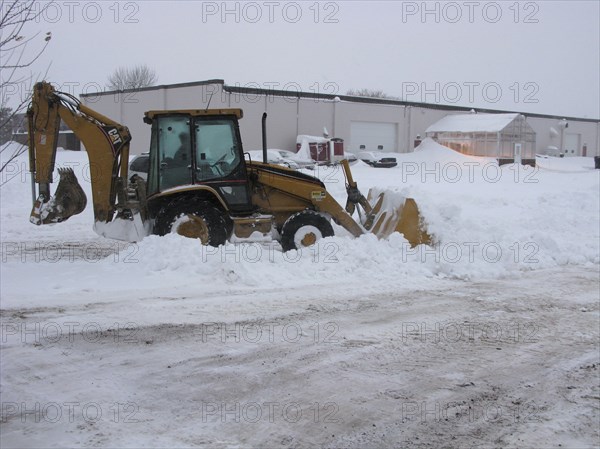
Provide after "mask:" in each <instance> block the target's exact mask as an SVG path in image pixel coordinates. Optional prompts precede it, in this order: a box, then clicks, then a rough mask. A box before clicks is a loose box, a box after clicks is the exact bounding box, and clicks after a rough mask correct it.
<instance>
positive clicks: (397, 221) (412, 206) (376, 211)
mask: <svg viewBox="0 0 600 449" xmlns="http://www.w3.org/2000/svg"><path fill="white" fill-rule="evenodd" d="M375 198H376V199H375ZM367 201H368V202H369V204H370V205H371V207H372V211H371V213H370V214H368V216H367V219H366V221H365V223H364V224H363V226H364V227H365V229H367V230H368V231H370V232H372V233H373V234H375V235H376V236H377V237H379V238H387V237H389V236H390V235H391V234H392V233H394V232H399V233H401V234H403V235H404V238H405V239H406V240H408V241H409V242H410V245H411V247H415V246H417V245H421V244H425V245H428V244H430V243H431V236H430V235H429V234H428V233H427V230H426V229H425V224H424V222H423V219H422V217H421V215H420V214H419V208H418V207H417V203H416V202H415V200H414V199H412V198H405V197H403V196H402V195H400V194H398V193H395V192H380V191H378V190H374V189H371V190H369V195H368V197H367Z"/></svg>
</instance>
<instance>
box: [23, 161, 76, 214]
mask: <svg viewBox="0 0 600 449" xmlns="http://www.w3.org/2000/svg"><path fill="white" fill-rule="evenodd" d="M58 174H59V175H60V181H59V183H58V187H57V188H56V194H55V195H54V196H53V197H50V198H49V199H47V198H46V197H45V196H44V195H40V196H39V197H38V199H37V200H36V201H35V203H34V205H33V209H32V210H31V215H30V217H29V221H30V222H31V223H33V224H36V225H43V224H51V223H60V222H62V221H65V220H67V219H68V218H69V217H71V216H73V215H77V214H79V213H81V212H83V210H84V209H85V206H86V204H87V198H86V196H85V192H84V191H83V189H82V188H81V186H80V185H79V182H78V181H77V177H76V176H75V173H73V170H72V169H71V168H59V169H58Z"/></svg>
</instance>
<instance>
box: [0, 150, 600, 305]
mask: <svg viewBox="0 0 600 449" xmlns="http://www.w3.org/2000/svg"><path fill="white" fill-rule="evenodd" d="M3 154H4V153H3ZM396 157H397V159H398V161H399V164H398V166H397V167H394V168H390V169H377V168H372V167H369V166H367V165H366V164H357V165H356V166H354V167H353V175H354V179H355V180H356V181H357V182H358V186H359V188H360V190H361V191H362V192H363V193H364V194H367V192H368V191H369V189H370V188H378V189H387V190H391V191H394V192H397V193H398V194H399V195H402V196H404V197H410V198H414V199H415V200H416V202H417V204H418V206H419V209H420V212H421V215H422V216H423V218H424V221H425V222H426V225H427V229H428V231H429V232H430V234H432V235H433V237H434V239H435V243H434V244H433V245H432V246H424V245H421V246H419V247H417V248H410V246H409V245H408V242H407V241H406V240H405V239H404V237H403V236H401V235H400V234H393V235H392V236H391V237H390V238H389V239H387V240H378V239H377V238H376V237H375V236H373V235H370V234H367V235H364V236H362V237H360V238H357V239H355V238H351V237H350V236H349V234H348V232H346V231H345V230H344V229H342V228H341V227H339V226H337V225H334V229H335V232H336V237H332V238H327V239H323V240H321V241H320V242H318V244H317V245H316V246H315V247H314V248H309V249H305V250H303V251H298V252H296V251H291V252H288V253H283V252H282V251H281V248H280V246H279V245H278V244H277V243H274V242H272V243H258V242H257V243H242V244H231V243H228V244H227V245H225V246H222V247H220V248H207V247H202V246H201V245H199V244H198V243H197V242H195V241H191V240H189V239H185V238H183V237H180V236H177V235H169V236H166V237H156V236H150V237H147V238H145V239H144V240H143V241H142V242H140V243H137V244H132V245H125V244H122V243H118V242H116V241H113V240H109V239H103V238H101V237H98V236H97V235H96V234H95V233H94V232H93V230H92V227H93V214H92V210H91V207H90V206H88V208H87V209H86V210H85V211H84V212H83V213H82V214H80V215H77V216H74V217H72V218H70V219H69V220H68V221H67V222H66V223H61V224H57V225H53V226H39V227H37V226H33V225H31V224H30V223H29V222H28V217H29V213H30V210H31V193H30V176H29V174H28V172H27V157H26V155H22V156H20V157H19V158H17V159H16V160H14V161H12V162H11V163H10V164H9V166H8V169H7V170H5V172H3V173H2V188H1V190H0V199H1V201H2V215H1V233H2V234H1V236H2V259H3V260H2V262H3V263H2V278H3V286H2V291H3V297H4V299H3V301H5V302H6V301H7V300H6V299H5V298H10V299H9V301H11V302H13V301H14V302H19V301H21V302H27V301H29V300H32V301H33V299H30V298H29V296H28V295H29V294H25V293H23V288H22V285H23V284H22V282H23V280H24V279H27V278H28V276H29V275H30V273H31V263H34V264H35V270H36V279H37V280H38V281H39V282H40V283H41V284H40V285H46V286H47V287H48V289H50V290H51V291H53V292H56V293H57V294H58V293H61V292H66V291H73V292H76V291H82V290H85V291H89V292H96V293H97V292H102V291H107V290H115V291H121V290H131V291H136V292H138V293H136V294H139V290H140V289H142V290H152V289H157V288H165V287H166V286H173V288H174V289H177V288H180V286H185V285H188V286H189V287H190V288H192V289H194V290H195V291H199V292H203V293H206V294H209V293H210V292H211V291H222V289H223V286H227V288H231V290H232V291H235V290H240V289H241V290H243V291H244V290H248V289H256V288H259V287H261V288H262V287H273V288H279V287H286V288H302V287H303V286H308V285H313V286H314V285H329V284H331V283H332V282H335V283H336V284H340V283H343V284H344V285H348V286H351V285H359V284H361V285H362V284H363V283H364V282H365V280H368V281H369V283H372V284H373V285H377V284H378V283H381V282H385V283H388V284H394V283H402V284H403V285H404V284H406V282H407V281H408V280H410V282H414V283H416V285H418V284H419V283H427V282H428V281H427V280H428V279H430V278H431V277H451V278H459V279H477V278H499V277H514V276H517V277H518V276H522V275H524V274H525V273H527V272H528V271H530V270H536V269H542V268H549V267H557V266H565V265H572V264H582V265H589V264H592V265H598V264H599V263H600V258H599V247H598V245H599V241H600V231H599V227H598V221H599V217H600V201H599V191H600V185H599V175H600V171H599V170H592V169H589V164H590V160H592V158H578V159H582V160H581V161H580V160H577V158H569V159H556V160H553V161H552V163H553V165H552V169H551V170H550V169H546V168H544V165H543V164H540V165H541V168H535V169H534V168H532V167H525V166H521V165H517V164H513V165H508V166H502V167H499V166H498V164H497V163H496V162H495V161H490V160H487V159H482V158H473V157H469V156H465V155H462V154H459V153H457V152H454V151H452V150H450V149H448V148H445V147H442V146H441V145H438V144H437V143H435V142H433V141H431V140H429V139H426V140H425V141H424V142H423V143H422V144H421V146H419V148H418V150H417V151H415V152H414V153H408V154H397V155H396ZM583 159H585V161H584V160H583ZM592 163H593V160H592ZM581 164H583V165H581ZM573 165H581V167H585V170H584V169H581V170H579V171H577V172H576V173H573V172H572V171H573V170H572V168H573ZM65 166H70V167H72V168H73V169H74V171H75V173H76V174H77V177H78V178H79V181H80V183H81V185H82V187H83V189H84V191H85V192H86V194H87V195H88V200H89V201H88V202H89V203H90V204H91V191H90V190H91V189H90V182H89V179H90V177H89V165H88V162H87V155H86V153H85V152H81V153H79V152H71V151H59V152H58V154H57V168H58V167H65ZM307 173H310V174H314V175H316V176H318V177H319V178H320V179H321V180H322V181H323V182H324V183H325V184H326V186H327V189H328V191H329V192H330V193H331V194H332V195H333V196H334V197H335V198H336V199H337V201H338V202H339V203H340V204H341V205H344V204H345V201H346V191H345V180H344V174H343V172H342V169H341V167H339V166H331V167H324V166H320V167H318V168H317V169H316V170H314V172H313V171H310V172H307ZM56 179H58V178H56ZM54 188H55V185H54ZM22 262H26V263H22ZM30 262H31V263H30ZM99 273H101V274H102V275H101V276H99Z"/></svg>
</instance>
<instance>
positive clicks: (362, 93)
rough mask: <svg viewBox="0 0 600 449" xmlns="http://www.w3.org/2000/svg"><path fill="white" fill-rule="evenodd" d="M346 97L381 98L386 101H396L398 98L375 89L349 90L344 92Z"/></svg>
mask: <svg viewBox="0 0 600 449" xmlns="http://www.w3.org/2000/svg"><path fill="white" fill-rule="evenodd" d="M346 95H350V96H352V97H371V98H383V99H387V100H398V99H399V98H398V97H393V96H391V95H388V94H386V93H385V92H384V91H382V90H375V89H367V88H363V89H349V90H348V91H347V92H346Z"/></svg>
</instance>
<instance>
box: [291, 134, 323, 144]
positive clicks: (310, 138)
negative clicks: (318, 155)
mask: <svg viewBox="0 0 600 449" xmlns="http://www.w3.org/2000/svg"><path fill="white" fill-rule="evenodd" d="M304 139H307V140H308V143H327V142H329V139H328V138H326V137H319V136H309V135H307V134H298V137H296V143H302V141H303V140H304Z"/></svg>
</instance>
